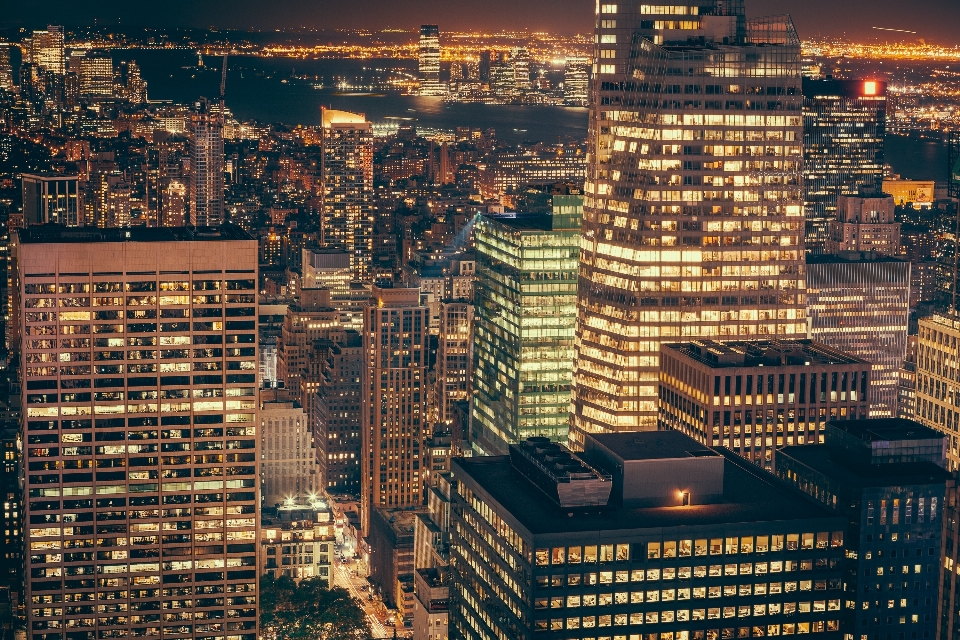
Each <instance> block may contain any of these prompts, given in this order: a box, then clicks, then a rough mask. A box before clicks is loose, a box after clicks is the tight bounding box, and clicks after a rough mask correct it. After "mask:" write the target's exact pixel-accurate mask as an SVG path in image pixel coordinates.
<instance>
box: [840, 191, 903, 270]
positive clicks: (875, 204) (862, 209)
mask: <svg viewBox="0 0 960 640" xmlns="http://www.w3.org/2000/svg"><path fill="white" fill-rule="evenodd" d="M825 250H826V253H843V252H845V251H873V252H876V253H878V254H880V255H884V256H898V255H900V223H899V222H897V219H896V212H895V207H894V204H893V197H892V196H888V195H886V194H884V193H877V194H859V195H855V196H838V197H837V210H836V218H835V219H834V220H830V221H829V222H828V223H827V237H826V244H825Z"/></svg>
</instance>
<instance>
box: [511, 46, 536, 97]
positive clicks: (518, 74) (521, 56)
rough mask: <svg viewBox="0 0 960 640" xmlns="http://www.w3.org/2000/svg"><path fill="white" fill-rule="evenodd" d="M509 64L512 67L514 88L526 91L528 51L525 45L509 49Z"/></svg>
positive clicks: (528, 79) (528, 82)
mask: <svg viewBox="0 0 960 640" xmlns="http://www.w3.org/2000/svg"><path fill="white" fill-rule="evenodd" d="M510 66H511V67H513V83H514V89H516V90H517V91H526V90H527V89H529V88H530V87H531V86H533V85H532V84H531V82H530V52H529V51H528V50H527V48H526V47H515V48H514V49H513V50H511V51H510Z"/></svg>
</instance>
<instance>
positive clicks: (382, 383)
mask: <svg viewBox="0 0 960 640" xmlns="http://www.w3.org/2000/svg"><path fill="white" fill-rule="evenodd" d="M373 296H374V297H373V304H371V305H370V307H369V308H368V309H367V310H366V318H365V323H364V332H363V353H364V366H363V376H362V384H363V389H362V393H363V396H362V399H361V403H360V404H361V411H362V414H361V415H362V421H361V438H362V444H363V448H362V453H363V456H362V460H361V465H360V468H361V477H360V481H361V483H362V484H361V488H360V489H361V493H360V496H361V517H362V518H363V519H364V520H363V521H364V527H363V529H364V531H369V523H370V520H369V519H370V517H371V516H370V514H371V512H372V510H373V509H396V508H400V507H411V506H417V505H422V504H423V500H424V492H425V490H426V486H425V482H424V473H423V468H422V467H423V455H422V453H423V446H424V445H425V441H426V439H427V438H428V437H429V436H430V435H431V433H432V430H431V429H430V428H429V425H428V424H427V419H426V417H427V391H428V390H427V368H428V366H429V363H428V361H427V356H428V352H427V350H428V336H429V326H430V310H429V309H428V308H427V307H426V306H423V305H421V304H420V290H419V289H408V288H381V287H378V286H374V287H373Z"/></svg>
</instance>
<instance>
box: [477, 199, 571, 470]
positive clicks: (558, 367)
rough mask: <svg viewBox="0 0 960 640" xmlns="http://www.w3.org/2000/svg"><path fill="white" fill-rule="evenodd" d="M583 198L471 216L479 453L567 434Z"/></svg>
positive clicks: (497, 451)
mask: <svg viewBox="0 0 960 640" xmlns="http://www.w3.org/2000/svg"><path fill="white" fill-rule="evenodd" d="M582 203H583V197H582V196H581V195H579V194H575V195H553V196H552V211H553V212H552V214H546V215H544V214H532V215H517V216H516V217H511V218H494V217H483V218H481V219H480V221H479V222H478V223H477V228H476V239H477V249H476V251H477V282H476V296H475V301H476V316H475V320H474V321H475V323H476V324H475V329H474V346H473V353H474V363H475V364H474V369H473V389H474V400H473V402H474V404H473V407H474V416H473V430H474V436H475V437H474V438H473V441H474V446H475V447H476V448H477V449H479V450H480V451H482V452H484V453H490V454H502V453H506V452H507V449H508V445H510V444H512V443H516V442H518V441H520V440H524V439H526V438H527V437H530V436H546V437H548V438H550V439H551V440H554V441H559V442H565V441H566V439H567V432H568V429H569V424H570V418H569V412H570V379H571V376H572V369H573V339H574V322H575V315H574V313H575V311H574V310H575V304H576V292H577V264H578V257H579V246H580V215H581V211H582Z"/></svg>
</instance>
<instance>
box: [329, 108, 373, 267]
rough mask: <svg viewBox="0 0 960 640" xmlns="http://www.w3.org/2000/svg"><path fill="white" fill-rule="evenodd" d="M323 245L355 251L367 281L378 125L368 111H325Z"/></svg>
mask: <svg viewBox="0 0 960 640" xmlns="http://www.w3.org/2000/svg"><path fill="white" fill-rule="evenodd" d="M322 120H323V126H322V130H321V136H320V145H321V149H322V158H321V161H322V166H321V174H322V182H323V198H322V200H323V205H322V211H321V213H320V246H321V247H322V248H324V249H339V250H341V251H347V252H348V253H350V265H351V267H352V268H353V276H354V279H355V280H367V279H368V278H369V274H370V267H371V260H372V253H373V129H372V125H371V124H370V123H369V122H367V120H366V118H364V117H363V116H362V115H358V114H355V113H348V112H346V111H334V110H331V109H324V110H323V116H322Z"/></svg>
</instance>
